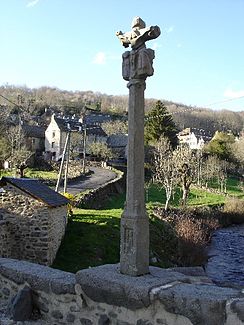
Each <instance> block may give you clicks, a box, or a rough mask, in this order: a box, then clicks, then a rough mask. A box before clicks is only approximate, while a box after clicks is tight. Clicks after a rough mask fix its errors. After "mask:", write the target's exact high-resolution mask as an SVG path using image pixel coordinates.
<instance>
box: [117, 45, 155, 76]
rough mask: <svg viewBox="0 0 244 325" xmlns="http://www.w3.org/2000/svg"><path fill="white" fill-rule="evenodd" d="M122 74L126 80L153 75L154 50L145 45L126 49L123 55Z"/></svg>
mask: <svg viewBox="0 0 244 325" xmlns="http://www.w3.org/2000/svg"><path fill="white" fill-rule="evenodd" d="M122 58H123V64H122V76H123V78H124V79H125V80H127V81H129V80H131V79H146V78H147V77H149V76H152V75H153V71H154V70H153V66H152V64H153V59H154V51H153V50H152V49H147V48H146V47H145V46H143V47H142V48H139V49H138V50H132V51H126V52H125V53H124V54H123V56H122Z"/></svg>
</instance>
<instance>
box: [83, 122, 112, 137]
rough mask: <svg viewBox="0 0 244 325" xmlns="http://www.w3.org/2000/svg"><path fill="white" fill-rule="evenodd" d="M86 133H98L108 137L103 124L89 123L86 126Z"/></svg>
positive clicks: (97, 134) (100, 135)
mask: <svg viewBox="0 0 244 325" xmlns="http://www.w3.org/2000/svg"><path fill="white" fill-rule="evenodd" d="M86 134H87V135H96V136H99V137H107V134H106V133H105V132H104V131H103V129H102V128H101V126H99V125H97V126H93V125H87V126H86Z"/></svg>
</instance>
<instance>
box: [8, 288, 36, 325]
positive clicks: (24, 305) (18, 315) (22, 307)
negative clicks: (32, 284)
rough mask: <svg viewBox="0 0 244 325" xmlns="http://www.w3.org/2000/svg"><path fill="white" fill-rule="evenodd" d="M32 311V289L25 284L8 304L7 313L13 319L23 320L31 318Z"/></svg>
mask: <svg viewBox="0 0 244 325" xmlns="http://www.w3.org/2000/svg"><path fill="white" fill-rule="evenodd" d="M32 311H33V298H32V290H31V289H30V288H29V287H27V286H25V287H24V288H23V289H21V290H20V291H19V292H18V293H17V295H16V296H15V297H14V298H13V299H12V301H11V302H10V304H9V305H8V314H9V315H10V316H11V318H13V320H14V321H25V320H29V319H30V318H31V314H32Z"/></svg>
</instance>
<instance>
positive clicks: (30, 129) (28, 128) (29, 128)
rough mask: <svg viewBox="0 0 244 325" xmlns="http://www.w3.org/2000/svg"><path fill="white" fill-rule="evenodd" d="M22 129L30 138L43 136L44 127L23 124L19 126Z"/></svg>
mask: <svg viewBox="0 0 244 325" xmlns="http://www.w3.org/2000/svg"><path fill="white" fill-rule="evenodd" d="M21 128H22V130H23V131H24V133H25V134H26V136H27V137H32V138H45V129H46V128H44V127H41V126H37V125H27V124H23V125H22V126H21Z"/></svg>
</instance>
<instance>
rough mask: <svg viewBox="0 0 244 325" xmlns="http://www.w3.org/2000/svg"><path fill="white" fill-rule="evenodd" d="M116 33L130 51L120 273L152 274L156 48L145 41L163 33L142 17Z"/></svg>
mask: <svg viewBox="0 0 244 325" xmlns="http://www.w3.org/2000/svg"><path fill="white" fill-rule="evenodd" d="M116 35H117V36H118V38H119V39H120V41H121V42H122V44H123V46H124V47H129V45H130V46H131V51H126V52H125V53H124V54H123V55H122V58H123V64H122V76H123V78H124V79H125V80H126V81H129V82H128V85H127V87H128V88H129V109H128V157H127V186H126V202H125V208H124V212H123V214H122V216H121V231H120V234H121V235H120V236H121V238H120V272H121V273H123V274H128V275H131V276H139V275H143V274H147V273H149V221H148V216H147V213H146V208H145V198H144V196H145V195H144V90H145V88H146V82H145V80H146V78H147V77H149V76H152V75H153V66H152V63H153V59H154V51H153V50H152V49H148V48H146V45H145V42H146V41H148V40H152V39H155V38H157V37H158V36H159V35H160V28H159V27H158V26H151V27H146V24H145V22H144V21H143V20H142V19H141V18H140V17H135V18H134V19H133V21H132V31H130V32H126V33H122V32H121V31H120V32H117V33H116Z"/></svg>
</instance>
